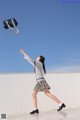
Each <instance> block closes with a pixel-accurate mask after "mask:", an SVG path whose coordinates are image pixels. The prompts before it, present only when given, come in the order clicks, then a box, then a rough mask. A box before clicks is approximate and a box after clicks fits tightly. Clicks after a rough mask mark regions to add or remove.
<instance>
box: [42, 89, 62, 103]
mask: <svg viewBox="0 0 80 120" xmlns="http://www.w3.org/2000/svg"><path fill="white" fill-rule="evenodd" d="M44 93H45V94H46V95H47V96H48V97H50V98H51V99H52V100H54V101H55V102H56V103H58V104H61V101H60V100H59V99H58V98H57V97H56V96H55V95H53V94H52V93H51V92H50V91H49V90H48V89H46V90H44Z"/></svg>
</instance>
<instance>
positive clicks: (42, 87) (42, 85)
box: [34, 80, 50, 92]
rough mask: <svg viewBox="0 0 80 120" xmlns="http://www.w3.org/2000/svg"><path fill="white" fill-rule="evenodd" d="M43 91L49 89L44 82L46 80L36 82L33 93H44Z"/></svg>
mask: <svg viewBox="0 0 80 120" xmlns="http://www.w3.org/2000/svg"><path fill="white" fill-rule="evenodd" d="M45 89H50V86H49V85H48V83H47V82H46V80H42V81H38V82H37V83H36V85H35V87H34V91H35V92H40V91H44V90H45Z"/></svg>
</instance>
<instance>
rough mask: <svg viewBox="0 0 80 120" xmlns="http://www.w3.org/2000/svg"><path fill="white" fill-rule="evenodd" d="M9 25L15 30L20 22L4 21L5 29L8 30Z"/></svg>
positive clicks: (14, 20)
mask: <svg viewBox="0 0 80 120" xmlns="http://www.w3.org/2000/svg"><path fill="white" fill-rule="evenodd" d="M8 25H9V26H10V27H11V28H13V27H15V26H17V25H18V22H17V21H16V19H15V18H12V19H8V20H4V21H3V27H4V28H5V29H8V28H9V26H8Z"/></svg>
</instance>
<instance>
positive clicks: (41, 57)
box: [36, 55, 45, 63]
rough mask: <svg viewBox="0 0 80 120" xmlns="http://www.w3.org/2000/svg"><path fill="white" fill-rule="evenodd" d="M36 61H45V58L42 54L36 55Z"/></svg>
mask: <svg viewBox="0 0 80 120" xmlns="http://www.w3.org/2000/svg"><path fill="white" fill-rule="evenodd" d="M36 61H40V62H42V63H43V62H44V61H45V58H44V56H41V55H40V56H38V57H37V58H36Z"/></svg>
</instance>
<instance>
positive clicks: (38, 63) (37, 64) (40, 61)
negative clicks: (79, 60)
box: [20, 49, 66, 114]
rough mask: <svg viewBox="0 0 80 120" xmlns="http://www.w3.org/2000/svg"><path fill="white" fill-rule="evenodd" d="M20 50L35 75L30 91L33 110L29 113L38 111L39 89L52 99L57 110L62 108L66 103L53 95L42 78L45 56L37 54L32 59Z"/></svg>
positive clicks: (44, 72)
mask: <svg viewBox="0 0 80 120" xmlns="http://www.w3.org/2000/svg"><path fill="white" fill-rule="evenodd" d="M20 52H21V53H22V54H23V55H24V59H26V60H28V61H29V62H30V63H31V64H32V65H33V66H34V71H35V77H36V81H37V83H36V85H35V87H34V89H33V92H32V98H33V104H34V110H33V111H32V112H30V114H35V113H39V110H38V108H37V93H38V92H40V91H43V92H44V93H45V94H46V95H47V96H48V97H50V98H51V99H52V100H54V101H55V102H56V103H57V104H58V105H59V108H58V109H57V111H60V110H62V109H63V108H64V107H66V105H65V104H64V103H62V102H61V101H60V100H59V99H58V98H57V97H56V96H55V95H53V94H52V93H51V92H50V91H49V89H50V86H49V85H48V83H47V82H46V80H45V78H44V74H46V69H45V64H44V61H45V58H44V57H43V56H39V57H37V58H36V60H32V59H31V58H30V57H29V56H28V55H27V54H26V53H25V51H24V50H22V49H21V50H20Z"/></svg>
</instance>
